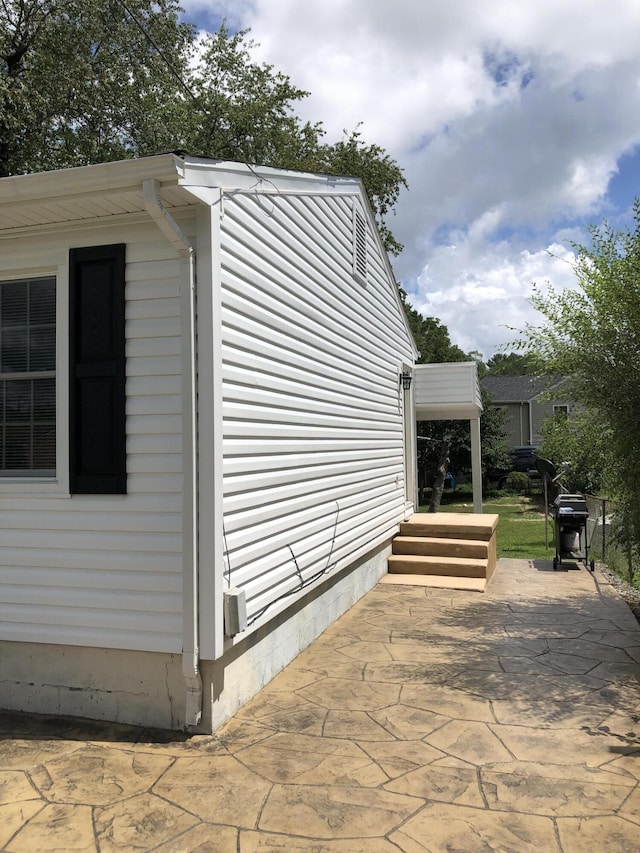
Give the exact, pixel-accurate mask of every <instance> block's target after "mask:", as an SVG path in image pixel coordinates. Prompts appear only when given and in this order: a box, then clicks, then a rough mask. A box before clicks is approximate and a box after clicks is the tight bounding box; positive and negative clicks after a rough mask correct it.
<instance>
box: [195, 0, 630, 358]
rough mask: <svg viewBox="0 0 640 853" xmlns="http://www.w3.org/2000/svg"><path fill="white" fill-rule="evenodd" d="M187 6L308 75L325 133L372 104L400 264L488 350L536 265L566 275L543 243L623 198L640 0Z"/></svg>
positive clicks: (452, 325) (362, 115)
mask: <svg viewBox="0 0 640 853" xmlns="http://www.w3.org/2000/svg"><path fill="white" fill-rule="evenodd" d="M185 6H186V7H187V8H188V9H190V10H191V11H193V12H197V11H198V10H200V11H201V10H203V9H206V11H207V12H208V14H209V20H210V21H212V20H214V19H215V20H219V19H220V18H222V17H224V16H225V15H226V16H227V18H228V20H229V23H230V25H232V26H236V27H246V26H249V27H251V30H252V32H251V35H252V37H253V38H254V39H255V40H256V41H257V42H259V43H260V44H259V47H257V48H256V56H257V58H259V59H262V60H264V61H266V62H269V63H271V64H273V65H274V66H275V67H276V68H277V69H278V70H281V71H283V72H285V73H286V74H288V75H289V76H290V77H291V80H292V82H293V83H294V84H295V85H296V86H299V87H300V88H303V89H308V90H309V91H310V92H311V93H312V94H311V96H310V97H309V98H308V99H307V101H306V102H305V103H304V104H301V105H300V107H301V109H302V110H303V111H304V113H303V115H304V117H305V118H309V119H311V120H313V121H316V120H321V121H322V122H323V123H324V126H325V128H326V130H327V137H328V139H329V140H330V141H331V140H335V139H337V138H338V137H339V135H340V134H341V132H342V130H343V129H346V130H348V131H349V130H352V129H354V128H355V127H356V125H357V124H358V123H359V122H362V127H361V130H362V134H363V138H364V139H365V140H366V141H367V142H376V143H378V144H380V145H382V146H383V147H385V148H387V149H388V151H389V153H390V154H391V155H392V156H393V157H394V158H395V159H396V160H397V161H398V162H399V163H400V165H401V166H403V168H404V169H405V174H406V177H407V179H408V182H409V185H410V192H409V193H403V194H402V195H401V199H400V203H399V207H398V212H397V216H396V217H394V218H392V219H391V220H390V222H389V224H390V226H391V228H392V230H393V231H394V233H395V234H396V235H397V237H398V239H399V240H400V241H401V242H402V243H404V244H405V251H404V253H403V255H402V256H401V257H400V258H399V259H396V260H395V261H394V267H395V269H396V274H397V276H398V277H399V278H400V280H401V281H402V283H403V286H404V287H405V289H406V290H407V291H408V292H409V294H410V295H411V298H412V301H413V302H414V304H415V305H416V307H417V308H418V309H419V310H422V309H424V310H428V313H431V314H432V315H433V314H435V315H436V316H439V318H440V319H441V320H442V321H443V322H444V323H446V325H447V326H448V327H449V331H450V333H451V337H452V338H453V339H454V340H455V341H456V342H458V343H459V344H460V345H461V346H463V347H464V348H472V349H483V350H484V351H485V352H486V354H487V356H488V355H491V348H492V347H493V346H494V345H497V344H498V343H500V342H502V341H504V340H507V339H508V334H507V333H506V331H505V330H504V329H501V328H500V326H501V323H502V322H503V320H504V317H505V316H508V317H509V318H510V320H509V324H510V325H514V326H521V325H523V321H526V319H529V318H530V316H531V314H530V312H531V309H530V307H529V305H528V303H527V297H528V295H529V293H530V283H531V281H532V280H534V279H536V278H545V277H547V276H549V277H552V278H554V279H555V280H556V281H557V282H558V283H559V284H560V285H561V286H564V285H565V284H567V283H568V281H569V279H568V274H567V272H566V270H567V269H568V266H567V264H564V265H563V266H562V267H561V268H559V267H557V265H556V262H554V261H553V259H551V258H549V256H548V255H547V254H546V247H547V246H548V245H550V243H551V242H552V241H553V240H554V239H555V237H554V235H555V234H559V235H561V236H560V237H559V238H558V239H564V235H565V234H568V235H570V236H571V237H572V238H575V237H576V234H578V235H579V236H578V237H577V239H578V240H580V239H581V238H582V232H580V231H579V229H578V230H576V229H577V224H578V223H579V222H581V221H582V222H583V221H585V220H588V221H591V220H594V219H596V220H597V219H598V218H599V217H600V215H601V213H602V212H603V211H607V212H608V213H611V212H612V211H611V199H610V198H609V197H608V195H607V193H608V188H609V184H610V181H611V178H612V176H613V175H615V174H616V171H617V169H618V168H619V164H620V158H621V157H622V155H623V154H625V152H629V151H631V150H632V149H633V148H634V147H635V146H637V145H639V144H640V125H639V124H638V121H637V116H638V114H640V53H639V52H638V47H637V46H638V44H639V43H640V3H638V2H637V0H616V2H615V3H614V4H605V3H602V2H601V0H536V2H534V3H519V2H514V0H483V2H481V3H479V2H477V0H456V2H451V0H430V1H429V3H425V2H424V0H395V2H394V4H393V5H390V4H389V3H388V0H305V2H304V3H302V2H300V0H207V2H206V3H204V2H200V0H187V2H186V3H185ZM613 213H614V214H615V211H613ZM561 269H564V273H563V272H561ZM438 312H440V314H438Z"/></svg>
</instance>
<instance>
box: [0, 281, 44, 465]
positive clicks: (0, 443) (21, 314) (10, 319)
mask: <svg viewBox="0 0 640 853" xmlns="http://www.w3.org/2000/svg"><path fill="white" fill-rule="evenodd" d="M55 473H56V282H55V279H54V278H38V279H30V280H20V281H9V282H2V283H0V476H4V477H9V476H20V477H25V476H32V477H36V476H43V477H46V476H54V475H55Z"/></svg>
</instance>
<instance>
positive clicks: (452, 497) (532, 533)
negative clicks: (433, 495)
mask: <svg viewBox="0 0 640 853" xmlns="http://www.w3.org/2000/svg"><path fill="white" fill-rule="evenodd" d="M483 508H484V511H485V512H489V513H495V514H497V515H499V516H500V521H499V522H498V557H517V558H520V559H524V560H534V559H543V560H545V559H546V560H552V559H553V555H554V554H555V546H554V544H553V522H552V521H549V530H548V534H549V547H548V548H545V544H544V542H545V536H544V500H543V498H542V495H515V494H514V495H504V494H502V495H501V496H499V497H493V498H488V499H486V500H485V501H484V502H483ZM421 511H423V512H424V511H426V507H421ZM440 512H473V502H472V498H471V495H466V494H463V495H460V496H459V497H458V496H457V495H456V493H455V492H448V493H445V495H444V496H443V502H442V504H441V506H440Z"/></svg>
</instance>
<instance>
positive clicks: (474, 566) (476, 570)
mask: <svg viewBox="0 0 640 853" xmlns="http://www.w3.org/2000/svg"><path fill="white" fill-rule="evenodd" d="M388 570H389V572H390V574H405V575H414V574H415V575H421V574H422V575H452V576H456V577H465V578H484V577H486V576H487V570H488V560H486V559H485V560H481V559H467V558H465V557H424V556H421V555H419V554H392V555H391V556H390V557H389V560H388Z"/></svg>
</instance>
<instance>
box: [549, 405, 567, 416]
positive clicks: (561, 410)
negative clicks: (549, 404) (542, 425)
mask: <svg viewBox="0 0 640 853" xmlns="http://www.w3.org/2000/svg"><path fill="white" fill-rule="evenodd" d="M569 411H570V410H569V404H568V403H554V404H553V417H554V418H555V416H556V415H560V414H562V415H566V416H567V418H568V417H569Z"/></svg>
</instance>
